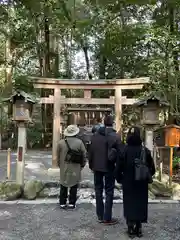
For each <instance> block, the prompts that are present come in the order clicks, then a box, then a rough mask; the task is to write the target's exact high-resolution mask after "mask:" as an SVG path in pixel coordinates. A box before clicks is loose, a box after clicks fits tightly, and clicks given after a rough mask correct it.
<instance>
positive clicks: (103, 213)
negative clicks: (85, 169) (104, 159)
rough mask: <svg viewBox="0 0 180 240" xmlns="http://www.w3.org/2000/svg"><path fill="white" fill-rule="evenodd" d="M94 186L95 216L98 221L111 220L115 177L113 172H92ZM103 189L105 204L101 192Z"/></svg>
mask: <svg viewBox="0 0 180 240" xmlns="http://www.w3.org/2000/svg"><path fill="white" fill-rule="evenodd" d="M94 185H95V195H96V214H97V217H98V219H99V220H105V221H110V220H111V219H112V206H113V197H114V185H115V177H114V172H113V171H112V172H94ZM104 189H105V197H106V199H105V204H104V202H103V190H104Z"/></svg>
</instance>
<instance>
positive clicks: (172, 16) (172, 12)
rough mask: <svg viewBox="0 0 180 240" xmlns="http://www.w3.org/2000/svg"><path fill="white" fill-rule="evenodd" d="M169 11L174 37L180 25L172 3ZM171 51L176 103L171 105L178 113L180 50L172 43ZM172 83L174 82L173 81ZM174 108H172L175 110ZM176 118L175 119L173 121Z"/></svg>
mask: <svg viewBox="0 0 180 240" xmlns="http://www.w3.org/2000/svg"><path fill="white" fill-rule="evenodd" d="M168 11H169V30H170V36H171V37H173V36H174V35H175V33H176V31H177V30H178V26H177V25H176V23H175V8H174V5H173V4H172V3H169V5H168ZM171 52H172V58H173V65H174V66H173V67H174V69H173V71H175V85H174V88H175V92H176V93H175V104H174V101H172V103H171V105H172V107H174V108H175V111H176V113H177V112H178V73H179V63H178V51H177V50H175V45H174V44H173V43H171ZM171 84H172V82H171ZM174 108H173V109H172V110H171V111H172V112H173V110H174ZM175 121H176V120H175V119H174V120H173V123H174V122H175Z"/></svg>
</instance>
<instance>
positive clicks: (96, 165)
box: [89, 127, 122, 172]
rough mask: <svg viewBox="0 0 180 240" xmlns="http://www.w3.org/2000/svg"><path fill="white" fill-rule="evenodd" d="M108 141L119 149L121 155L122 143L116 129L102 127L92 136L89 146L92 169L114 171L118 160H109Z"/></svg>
mask: <svg viewBox="0 0 180 240" xmlns="http://www.w3.org/2000/svg"><path fill="white" fill-rule="evenodd" d="M107 135H108V137H107ZM107 142H108V144H109V145H111V146H113V147H114V148H115V149H116V150H117V153H118V154H117V155H118V156H119V155H120V151H121V146H122V144H121V140H120V137H118V135H117V134H116V131H115V130H114V129H113V128H105V127H100V128H99V130H98V131H97V133H96V134H95V135H93V136H92V138H91V145H90V148H89V167H90V169H91V170H93V171H100V172H108V171H114V167H115V163H116V162H113V163H112V162H109V161H108V151H107Z"/></svg>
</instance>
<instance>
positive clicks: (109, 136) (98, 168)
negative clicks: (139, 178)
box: [89, 116, 121, 225]
mask: <svg viewBox="0 0 180 240" xmlns="http://www.w3.org/2000/svg"><path fill="white" fill-rule="evenodd" d="M104 125H105V127H100V128H99V129H98V131H97V132H96V134H94V135H93V136H92V138H91V145H90V149H89V168H90V169H91V170H92V171H93V173H94V187H95V195H96V213H97V217H98V221H99V222H100V223H104V224H106V225H113V224H116V223H117V222H118V221H117V219H114V218H112V206H113V195H114V185H115V176H114V170H115V164H116V160H117V159H116V157H115V159H113V161H109V159H108V145H110V146H111V147H112V146H113V148H115V149H116V151H117V156H119V155H120V151H121V140H120V138H119V136H118V135H117V134H116V131H115V130H114V129H113V118H112V116H107V117H106V118H105V119H104ZM103 190H105V195H106V201H105V204H104V203H103Z"/></svg>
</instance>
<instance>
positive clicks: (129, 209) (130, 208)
mask: <svg viewBox="0 0 180 240" xmlns="http://www.w3.org/2000/svg"><path fill="white" fill-rule="evenodd" d="M141 149H142V146H141V143H140V145H138V142H134V143H132V144H129V145H127V146H126V147H125V150H124V154H123V155H122V156H121V158H120V159H119V161H118V163H117V166H116V170H115V175H116V180H117V181H118V182H121V183H122V187H123V205H124V217H125V218H126V220H127V221H141V222H147V218H148V182H138V183H137V182H136V181H134V159H135V158H139V157H140V154H141ZM145 151H146V161H147V165H148V168H149V171H150V173H151V175H152V176H153V175H154V174H155V166H154V161H153V159H152V157H151V153H150V151H149V150H148V149H147V148H146V149H145Z"/></svg>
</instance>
